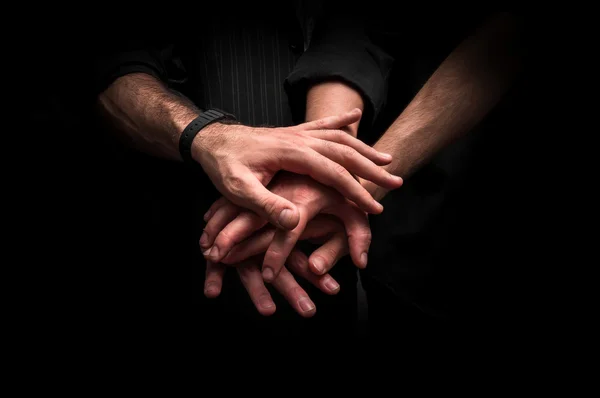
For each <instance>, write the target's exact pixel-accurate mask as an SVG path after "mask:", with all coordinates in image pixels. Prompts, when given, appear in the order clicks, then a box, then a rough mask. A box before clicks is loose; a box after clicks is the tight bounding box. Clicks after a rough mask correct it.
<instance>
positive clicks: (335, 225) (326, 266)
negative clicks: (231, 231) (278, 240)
mask: <svg viewBox="0 0 600 398" xmlns="http://www.w3.org/2000/svg"><path fill="white" fill-rule="evenodd" d="M276 231H277V230H276V228H274V227H272V226H268V227H266V228H263V229H262V230H260V231H258V232H257V233H255V234H254V235H252V236H251V237H250V238H248V239H246V240H244V241H243V242H241V243H239V244H238V245H236V246H234V247H233V249H231V251H230V252H229V253H228V254H227V256H225V258H224V259H222V260H221V264H227V265H235V264H238V263H241V262H242V261H244V260H246V259H248V258H250V257H254V256H256V255H258V254H262V253H264V252H265V251H267V249H268V248H269V245H270V244H271V242H272V241H273V237H274V236H275V232H276ZM300 240H309V241H311V242H313V243H319V244H322V245H321V246H320V247H319V248H317V249H316V250H315V251H314V252H312V253H311V255H310V257H309V258H308V267H309V269H310V270H311V271H312V272H313V273H314V274H316V275H324V274H325V273H327V272H329V271H330V270H331V268H333V266H334V265H335V264H336V263H337V262H338V260H339V259H340V258H342V257H343V256H345V255H346V254H348V239H347V238H346V231H345V230H344V225H343V224H342V223H341V222H340V221H339V220H338V219H337V218H335V217H332V216H329V215H323V214H320V215H318V216H316V217H315V218H314V219H312V220H311V221H309V222H308V224H307V225H306V229H305V230H304V232H302V235H301V236H300ZM292 253H294V252H292ZM299 255H301V256H305V255H304V254H303V253H302V252H299Z"/></svg>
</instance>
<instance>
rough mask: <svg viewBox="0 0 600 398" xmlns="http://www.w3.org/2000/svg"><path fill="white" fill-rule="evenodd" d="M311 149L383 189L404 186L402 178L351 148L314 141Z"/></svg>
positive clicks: (333, 143) (329, 142)
mask: <svg viewBox="0 0 600 398" xmlns="http://www.w3.org/2000/svg"><path fill="white" fill-rule="evenodd" d="M310 147H311V148H312V149H314V150H315V151H317V152H319V153H320V154H321V155H323V156H326V157H327V158H329V159H331V160H333V161H334V162H336V163H338V164H340V165H342V166H344V167H345V168H346V169H347V170H348V171H349V172H351V173H354V174H356V175H357V176H359V177H362V178H364V179H366V180H369V181H372V182H373V183H375V184H377V185H379V186H381V187H383V188H388V189H396V188H399V187H400V186H401V185H402V181H403V180H402V177H398V176H395V175H392V174H390V173H388V172H387V171H386V170H385V169H383V168H382V167H380V166H377V165H376V164H375V163H373V162H372V161H370V160H369V159H367V158H366V157H364V156H363V155H361V154H360V153H359V152H358V151H356V150H355V149H353V148H351V147H349V146H345V145H341V144H337V143H335V142H331V141H323V140H314V142H312V143H311V144H310Z"/></svg>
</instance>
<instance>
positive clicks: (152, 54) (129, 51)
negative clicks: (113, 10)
mask: <svg viewBox="0 0 600 398" xmlns="http://www.w3.org/2000/svg"><path fill="white" fill-rule="evenodd" d="M169 48H170V46H169V44H168V43H161V42H160V41H153V40H144V39H135V38H121V39H119V40H118V41H117V40H115V41H112V42H110V43H104V44H102V45H98V46H95V54H94V57H93V58H94V76H93V79H94V89H95V92H96V94H99V93H101V92H102V91H104V90H105V89H106V88H107V87H108V86H109V85H110V84H111V83H112V82H113V81H115V80H116V79H117V78H119V77H121V76H125V75H127V74H130V73H138V72H140V73H147V74H150V75H152V76H154V77H156V78H157V79H160V80H162V81H166V80H167V69H166V67H165V64H166V62H167V59H166V56H167V54H168V53H169V51H168V50H169Z"/></svg>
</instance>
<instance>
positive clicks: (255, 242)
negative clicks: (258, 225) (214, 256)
mask: <svg viewBox="0 0 600 398" xmlns="http://www.w3.org/2000/svg"><path fill="white" fill-rule="evenodd" d="M275 231H276V229H275V228H273V227H270V228H266V229H265V230H263V231H260V232H258V233H256V234H254V235H253V236H252V237H251V238H249V239H246V240H245V241H243V242H242V243H240V244H238V245H236V246H234V247H233V249H231V251H230V252H229V254H227V256H226V257H225V258H224V259H223V260H221V262H222V263H224V264H237V263H239V262H242V261H244V260H245V259H247V258H249V257H253V256H256V255H258V254H261V253H264V252H265V251H267V249H268V248H269V245H270V244H271V242H272V241H273V237H274V236H275Z"/></svg>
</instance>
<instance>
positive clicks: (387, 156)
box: [379, 152, 392, 159]
mask: <svg viewBox="0 0 600 398" xmlns="http://www.w3.org/2000/svg"><path fill="white" fill-rule="evenodd" d="M379 153H380V154H381V156H382V157H384V158H386V159H392V155H390V154H389V153H383V152H379Z"/></svg>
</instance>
